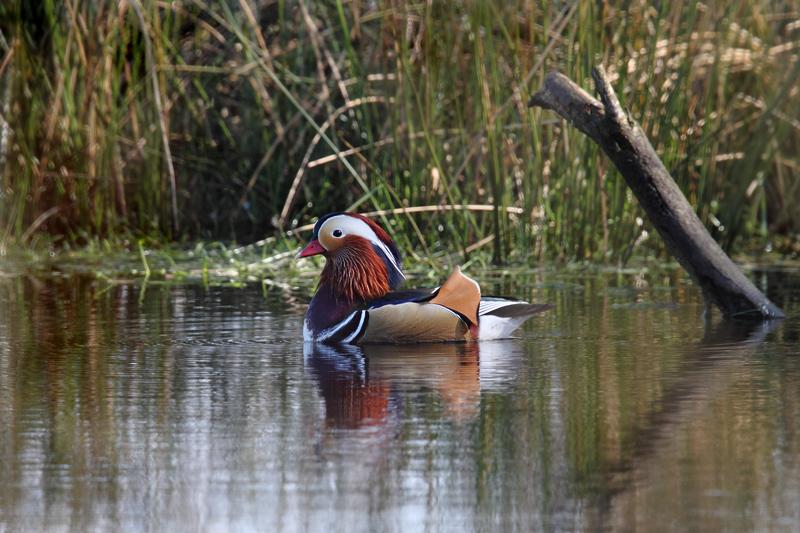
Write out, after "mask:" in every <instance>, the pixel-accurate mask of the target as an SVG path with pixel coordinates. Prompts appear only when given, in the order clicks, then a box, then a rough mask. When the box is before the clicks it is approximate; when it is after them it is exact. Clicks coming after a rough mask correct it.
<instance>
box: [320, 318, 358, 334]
mask: <svg viewBox="0 0 800 533" xmlns="http://www.w3.org/2000/svg"><path fill="white" fill-rule="evenodd" d="M357 312H358V311H355V312H353V313H350V314H349V315H347V317H346V318H345V319H344V320H342V321H341V322H339V323H338V324H336V326H334V327H332V328H328V329H326V330H325V331H323V332H322V333H321V334H320V336H319V340H321V341H324V340H328V339H330V338H331V337H333V336H334V335H335V334H336V332H337V331H339V330H340V329H342V328H343V327H345V326H346V325H347V323H348V322H350V319H351V318H353V317H354V316H355V314H356V313H357Z"/></svg>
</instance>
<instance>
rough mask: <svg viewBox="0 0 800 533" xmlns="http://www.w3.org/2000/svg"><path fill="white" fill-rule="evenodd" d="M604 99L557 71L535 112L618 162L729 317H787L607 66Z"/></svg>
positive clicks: (600, 85)
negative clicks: (711, 228)
mask: <svg viewBox="0 0 800 533" xmlns="http://www.w3.org/2000/svg"><path fill="white" fill-rule="evenodd" d="M592 77H593V78H594V82H595V86H596V88H597V93H598V94H599V95H600V101H598V100H597V99H595V98H593V97H592V96H591V95H589V94H588V93H586V91H584V90H583V89H581V88H580V87H579V86H578V85H576V84H575V83H573V82H572V81H571V80H570V79H569V78H567V77H566V76H564V75H563V74H560V73H558V72H552V73H550V74H548V75H547V77H546V78H545V81H544V85H543V87H542V88H541V89H540V90H539V91H538V92H537V93H536V94H534V95H533V97H532V98H531V101H530V104H529V105H531V106H539V107H542V108H545V109H552V110H553V111H555V112H556V113H558V114H559V115H561V116H562V117H563V118H564V119H566V120H567V121H568V122H569V123H570V124H572V125H573V126H575V127H576V128H578V129H579V130H580V131H582V132H583V133H585V134H586V135H587V136H588V137H589V138H591V139H592V140H593V141H595V142H596V143H597V144H598V145H600V147H601V148H602V149H603V151H604V152H605V153H606V154H607V155H608V157H610V158H611V160H612V161H613V162H614V164H615V165H616V167H617V168H618V169H619V171H620V173H621V174H622V176H623V177H624V178H625V182H626V183H627V184H628V186H629V187H630V188H631V190H633V192H634V194H635V195H636V198H638V200H639V203H640V204H641V206H642V208H643V209H644V210H645V212H646V213H647V216H648V218H649V219H650V221H651V222H652V223H653V226H655V228H656V229H657V230H658V233H659V234H660V235H661V237H662V238H663V239H664V242H665V243H666V245H667V249H668V250H669V251H670V253H672V255H673V256H675V258H676V259H677V260H678V262H680V264H681V265H682V266H683V268H685V269H686V271H687V272H689V274H690V275H691V276H692V277H693V278H694V279H695V280H696V281H697V283H698V284H699V285H700V288H701V289H702V291H703V296H704V297H705V298H706V301H707V302H711V303H714V304H715V305H717V307H719V309H720V310H721V311H722V313H723V315H724V316H725V317H727V318H749V319H770V318H783V317H784V316H785V315H784V313H783V311H782V310H781V309H780V308H779V307H777V306H776V305H775V304H773V303H772V302H771V301H770V300H769V299H768V298H767V297H766V296H764V294H762V293H761V291H759V290H758V289H757V288H756V287H755V285H753V284H752V283H751V282H750V280H749V279H747V277H746V276H745V275H744V274H743V273H742V271H741V270H740V269H739V268H738V267H737V266H736V265H735V264H734V263H733V261H731V259H730V257H728V255H727V254H726V253H725V252H724V251H723V250H722V248H720V246H719V245H718V244H717V242H716V241H715V240H714V239H713V238H712V237H711V235H710V234H709V233H708V231H707V230H706V228H705V226H703V223H702V222H700V219H699V218H698V217H697V215H696V214H695V211H694V209H693V208H692V206H691V205H690V204H689V201H688V200H687V199H686V197H685V196H684V195H683V193H682V192H681V190H680V188H678V185H677V184H676V183H675V181H674V180H673V179H672V177H671V176H670V175H669V172H667V169H666V168H665V167H664V164H663V163H662V162H661V160H660V159H659V157H658V155H657V154H656V152H655V150H654V149H653V147H652V145H651V144H650V141H648V139H647V137H646V136H645V135H644V133H643V132H642V130H641V128H640V127H639V125H638V124H637V123H636V121H634V120H633V119H632V118H631V117H630V115H629V114H628V113H627V112H625V110H624V109H623V108H622V106H621V105H620V103H619V100H618V99H617V95H616V93H615V92H614V89H613V88H612V87H611V84H610V83H609V81H608V78H607V77H606V74H605V71H604V70H603V68H602V67H597V68H595V69H594V70H593V71H592Z"/></svg>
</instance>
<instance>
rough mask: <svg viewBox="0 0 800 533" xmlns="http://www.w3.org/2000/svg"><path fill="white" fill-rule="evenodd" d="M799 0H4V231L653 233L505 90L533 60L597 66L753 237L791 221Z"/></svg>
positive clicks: (533, 243) (598, 256) (430, 241)
mask: <svg viewBox="0 0 800 533" xmlns="http://www.w3.org/2000/svg"><path fill="white" fill-rule="evenodd" d="M798 13H800V4H799V3H798V2H796V1H787V2H777V3H770V4H757V3H751V2H744V1H740V2H727V3H724V4H719V5H717V4H709V5H707V4H700V3H696V2H688V1H679V2H667V3H662V4H660V5H658V6H653V5H650V4H649V3H646V2H625V3H622V2H619V3H602V4H601V3H595V2H562V3H551V2H542V1H536V0H520V1H517V2H466V1H463V2H462V1H460V2H447V3H444V2H427V3H390V2H383V1H381V2H375V3H370V4H362V3H359V2H350V3H345V2H342V1H341V0H336V1H334V2H331V3H319V2H308V1H307V0H295V1H291V2H287V1H284V0H279V1H270V0H239V1H238V2H228V3H221V4H220V3H206V2H204V1H203V0H187V1H184V2H172V3H159V2H152V1H147V0H142V1H139V0H127V1H123V2H120V3H106V2H84V1H80V0H65V1H64V2H56V1H54V0H44V1H42V2H25V1H23V0H12V1H11V2H7V3H4V4H3V5H2V6H0V179H2V187H0V243H2V245H3V246H6V245H8V244H9V243H16V244H18V245H19V244H21V245H26V246H36V245H37V243H43V242H46V243H48V244H50V245H53V246H54V247H63V246H64V245H66V244H69V245H75V244H80V243H86V242H91V241H92V239H94V238H97V237H100V238H110V239H115V238H119V239H122V238H130V239H131V242H136V241H137V239H138V238H140V237H148V238H150V239H155V240H169V239H172V240H179V241H180V240H187V239H209V238H214V239H222V240H228V241H236V242H253V241H255V240H256V239H259V238H261V237H263V236H264V235H282V233H280V232H282V231H285V230H287V229H290V228H294V227H296V226H298V225H302V224H304V223H307V222H310V221H311V220H312V219H313V217H314V216H316V215H319V214H321V213H326V212H329V211H333V210H341V209H345V208H349V209H359V210H361V211H380V212H381V213H389V214H382V215H377V216H379V217H381V218H382V220H383V222H384V223H386V224H388V225H390V226H391V227H393V228H394V229H395V236H396V237H397V238H398V240H399V243H400V244H401V246H402V247H403V248H405V249H406V250H407V251H408V252H409V253H412V254H413V253H415V251H416V250H420V251H423V252H424V253H421V254H419V255H420V256H424V257H428V256H430V255H431V254H433V253H436V252H437V251H441V250H448V251H453V250H454V249H456V250H458V251H460V252H462V253H464V254H469V253H471V252H473V251H475V250H478V249H481V248H485V249H489V247H491V250H492V254H491V255H492V257H493V259H494V260H495V261H496V262H502V261H506V260H517V261H535V260H540V259H579V260H583V259H591V260H600V261H621V262H624V261H626V260H627V259H628V258H630V257H631V256H632V255H634V254H640V255H641V254H651V253H659V252H660V250H661V244H660V242H659V241H658V239H648V235H649V233H650V231H649V229H648V223H647V221H646V220H644V217H643V215H642V214H641V212H640V210H639V208H638V206H637V205H636V203H635V201H634V200H633V199H632V197H631V195H630V194H629V191H628V190H627V189H626V187H625V185H624V183H623V181H622V180H621V179H620V177H619V176H618V175H617V174H616V171H615V170H614V169H613V167H612V166H611V165H610V163H609V162H608V161H607V160H605V159H604V156H603V155H602V154H600V153H599V152H598V150H597V149H596V148H595V147H594V146H593V145H592V144H591V143H589V142H587V141H586V140H585V139H583V138H582V137H581V135H580V134H579V133H578V132H575V131H572V130H570V129H569V128H566V127H564V125H563V124H562V123H561V122H560V121H559V120H556V118H555V116H554V115H552V114H550V113H547V112H542V111H540V110H530V109H528V108H527V107H526V105H525V104H526V102H527V99H528V96H529V91H532V90H533V89H535V88H536V87H537V86H538V84H539V82H540V81H541V79H542V77H543V76H544V74H545V73H546V72H547V71H548V70H550V69H553V68H558V69H559V70H561V71H562V72H564V73H565V74H566V75H568V76H569V77H571V78H572V79H576V80H588V79H589V72H590V68H591V66H592V65H594V64H596V63H598V62H600V63H603V64H604V65H606V67H607V69H608V70H609V72H610V73H611V75H612V79H613V80H614V83H615V84H616V86H617V91H618V92H619V93H620V95H621V97H622V99H623V101H624V103H625V105H627V106H628V107H629V109H630V110H631V113H632V114H633V115H634V116H635V117H636V118H637V120H638V121H639V122H640V123H641V124H642V125H643V127H644V128H645V130H646V132H647V134H648V136H649V137H650V139H651V140H652V142H653V145H654V146H655V148H656V150H657V151H658V152H659V153H660V154H661V156H662V159H663V160H664V162H665V164H666V165H667V167H668V168H670V170H671V171H672V174H673V176H675V178H676V179H677V180H678V182H679V184H680V186H681V188H682V189H683V190H684V192H685V193H686V195H687V197H688V198H689V200H690V201H691V202H692V204H693V205H694V206H696V208H697V210H698V213H699V214H700V216H701V218H702V220H703V221H704V222H705V223H706V224H707V225H708V226H709V227H710V228H711V230H712V232H713V233H714V235H715V237H716V238H717V239H719V240H720V241H721V242H722V243H723V244H724V245H725V246H726V247H727V248H728V249H731V248H733V247H734V246H735V245H737V244H746V243H751V242H756V243H759V245H763V244H765V243H766V242H767V237H769V236H773V235H775V234H784V235H790V236H791V235H796V234H797V233H798V220H800V217H798V216H797V215H798V213H797V206H798V205H800V203H799V202H798V200H800V162H799V161H798V146H799V144H798V142H799V141H800V123H798V121H797V119H796V118H795V115H796V113H794V111H793V110H795V109H798V108H800V91H798V90H797V78H798V75H799V74H800V61H798V51H797V49H798V46H799V45H800V42H799V41H798V35H799V34H800V33H799V32H800V22H798ZM586 86H589V83H588V82H587V83H586ZM426 206H433V207H426ZM463 206H468V207H463ZM409 207H413V208H416V207H424V208H423V209H421V210H414V209H405V208H409ZM420 213H424V215H421V214H420ZM262 242H264V243H266V242H274V241H262Z"/></svg>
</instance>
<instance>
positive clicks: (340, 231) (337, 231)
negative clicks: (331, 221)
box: [331, 229, 342, 239]
mask: <svg viewBox="0 0 800 533" xmlns="http://www.w3.org/2000/svg"><path fill="white" fill-rule="evenodd" d="M331 235H333V236H334V237H336V238H337V239H338V238H339V237H341V236H342V230H340V229H335V230H333V233H332V234H331Z"/></svg>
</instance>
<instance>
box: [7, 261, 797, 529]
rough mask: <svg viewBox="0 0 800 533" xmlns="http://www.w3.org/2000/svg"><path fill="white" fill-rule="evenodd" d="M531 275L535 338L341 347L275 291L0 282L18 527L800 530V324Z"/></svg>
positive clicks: (664, 294) (684, 297)
mask: <svg viewBox="0 0 800 533" xmlns="http://www.w3.org/2000/svg"><path fill="white" fill-rule="evenodd" d="M513 278H514V280H515V281H513V282H511V281H509V278H508V277H506V278H498V279H497V280H495V281H488V282H486V285H487V286H489V287H491V288H492V290H494V291H497V292H504V293H507V294H515V295H517V296H523V297H532V298H534V299H536V300H537V301H540V302H551V303H554V304H556V308H555V309H554V310H553V311H552V312H549V313H548V314H546V315H543V316H541V317H537V318H535V319H534V320H532V321H531V322H530V323H529V324H528V325H526V327H525V328H524V329H523V330H522V331H521V332H520V336H519V338H518V339H514V340H508V341H501V342H492V343H482V344H479V345H431V346H404V347H398V346H374V347H368V348H364V349H360V348H353V349H349V350H342V349H334V348H313V347H308V346H304V345H303V343H302V342H301V340H300V335H301V334H300V331H301V319H302V312H303V308H304V305H303V303H302V298H300V299H298V298H297V297H296V295H292V294H281V293H279V292H278V293H268V294H266V295H265V294H264V293H263V292H262V289H261V287H260V286H259V285H256V286H251V287H247V288H233V287H211V288H203V287H202V286H193V285H188V286H163V285H162V286H158V285H152V284H151V285H147V286H143V285H142V284H140V283H130V284H125V283H122V284H111V285H109V284H108V283H106V282H103V281H92V280H90V279H86V278H52V279H45V278H35V277H10V276H6V277H4V278H3V277H0V427H2V433H0V472H2V480H3V483H2V484H0V531H45V530H55V531H65V530H73V531H89V530H120V529H121V530H126V531H127V530H152V531H178V530H180V531H223V530H224V531H227V530H230V531H251V530H259V531H302V530H310V531H325V532H332V531H348V532H357V531H419V530H446V531H461V530H477V531H497V530H519V531H532V530H542V531H547V530H552V531H560V530H566V531H576V530H589V531H596V530H632V529H639V530H646V531H666V530H676V531H687V530H696V531H717V530H728V531H744V530H771V531H797V530H798V529H800V357H798V355H799V354H798V351H799V350H798V336H799V334H800V322H799V321H798V320H797V319H795V318H790V319H788V320H786V321H783V322H782V323H779V324H772V325H757V326H747V325H742V324H735V325H733V326H729V325H726V324H721V323H719V322H718V321H715V320H712V321H711V322H710V323H708V324H706V323H705V322H704V320H703V306H702V302H701V300H700V297H699V294H698V291H697V290H696V289H695V288H694V287H693V286H692V285H691V284H689V283H688V282H686V281H685V280H684V279H683V278H682V277H681V276H680V275H679V274H678V273H670V274H666V275H664V274H659V275H655V276H651V277H650V279H645V280H642V279H640V277H639V276H635V275H627V274H625V275H623V274H614V275H597V274H591V275H590V274H581V273H569V272H562V273H559V274H535V275H529V276H525V277H513ZM757 280H758V282H759V283H760V284H761V285H762V286H764V287H765V288H766V289H767V290H768V291H769V294H770V296H772V297H773V299H774V300H775V301H776V302H777V303H779V304H780V305H782V306H784V309H785V310H786V311H787V312H788V313H789V314H790V316H795V317H796V316H798V313H799V312H800V305H798V302H799V301H800V273H796V272H794V273H793V272H771V273H760V274H758V276H757ZM643 281H645V282H648V281H649V285H648V284H645V283H643ZM665 282H668V284H669V287H668V288H664V287H663V285H664V283H665ZM645 285H646V286H645ZM635 287H639V288H635Z"/></svg>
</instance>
